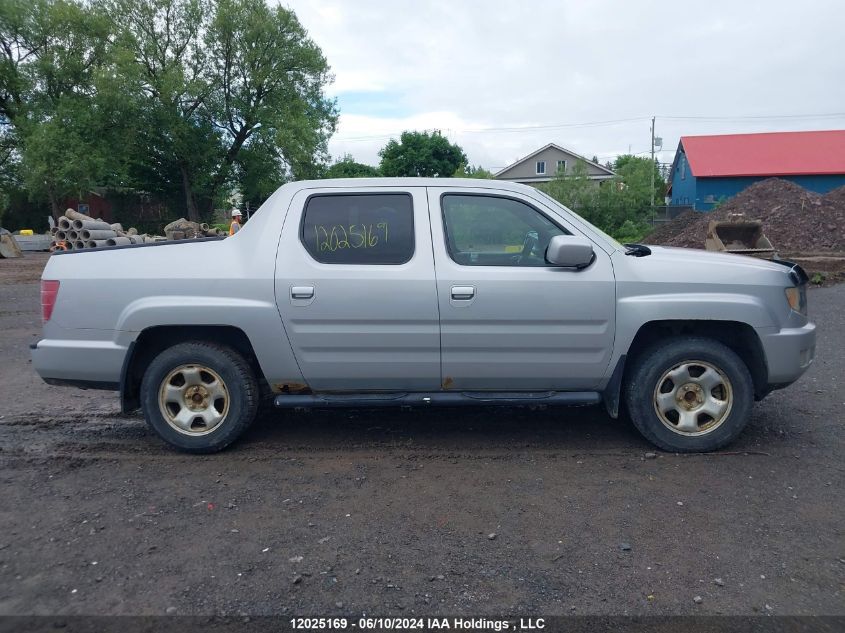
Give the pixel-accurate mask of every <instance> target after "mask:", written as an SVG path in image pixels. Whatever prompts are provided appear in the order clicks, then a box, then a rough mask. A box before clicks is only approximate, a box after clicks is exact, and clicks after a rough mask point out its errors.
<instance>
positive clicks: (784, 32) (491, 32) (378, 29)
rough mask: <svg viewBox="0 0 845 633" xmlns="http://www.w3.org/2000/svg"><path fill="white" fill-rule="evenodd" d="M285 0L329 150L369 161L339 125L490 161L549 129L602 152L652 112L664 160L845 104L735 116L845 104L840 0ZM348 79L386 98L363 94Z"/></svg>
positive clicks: (520, 152)
mask: <svg viewBox="0 0 845 633" xmlns="http://www.w3.org/2000/svg"><path fill="white" fill-rule="evenodd" d="M286 4H287V5H288V6H290V7H291V8H293V9H294V10H295V11H296V12H297V15H298V16H299V18H300V20H301V21H302V23H303V24H304V25H305V27H306V28H307V29H308V30H309V32H310V34H311V36H312V37H313V38H314V40H315V41H316V42H317V43H318V44H319V45H320V46H321V48H322V49H323V51H324V53H325V54H326V57H327V58H328V60H329V63H330V64H331V65H332V68H333V72H334V74H335V76H336V82H335V84H334V85H333V86H332V88H331V89H330V91H329V93H330V94H331V95H335V96H337V97H338V99H339V104H340V108H341V112H342V113H343V114H342V117H341V121H340V129H339V131H338V134H337V135H336V137H335V138H334V139H333V140H332V142H331V145H330V149H331V151H332V153H333V154H335V155H341V154H343V153H345V152H349V153H351V154H353V155H354V156H355V157H356V158H357V159H358V160H362V161H364V162H369V163H376V162H377V161H378V156H377V151H378V149H379V148H380V147H382V146H383V145H384V142H385V139H383V138H378V139H372V140H354V141H353V140H350V139H351V138H356V137H361V136H384V135H386V134H388V133H391V132H399V131H401V130H404V129H432V128H437V129H441V130H443V132H444V133H446V134H448V135H449V136H450V138H452V139H453V140H456V141H457V142H459V143H460V144H461V145H462V146H463V147H464V149H465V151H466V152H467V154H468V156H469V159H470V162H472V163H476V164H479V163H480V164H482V165H484V166H486V167H488V168H495V167H502V166H504V165H506V164H508V163H510V162H512V161H513V160H515V159H516V158H518V157H520V156H524V155H525V154H527V153H529V152H530V151H532V150H534V149H536V148H537V147H539V146H541V145H543V144H545V143H548V142H556V143H558V144H560V145H563V146H565V147H569V148H571V149H573V150H575V151H576V152H579V153H582V154H585V155H587V156H588V157H592V156H593V155H597V156H599V158H600V159H601V160H602V161H604V160H607V159H609V158H612V157H613V156H614V155H616V154H619V153H623V152H627V151H629V150H630V151H633V152H644V151H647V150H648V149H649V143H650V134H649V121H648V119H647V117H649V116H651V115H652V114H656V115H658V121H657V133H658V135H659V136H662V137H663V139H664V148H665V151H664V152H663V153H662V154H661V157H662V158H663V159H664V160H671V156H672V153H673V150H674V148H675V147H676V145H677V142H678V138H679V136H680V135H682V134H700V133H705V134H710V133H728V132H744V131H762V130H783V129H828V128H841V127H845V117H840V118H836V119H815V120H814V119H797V118H795V119H768V120H763V119H740V118H739V117H744V116H749V115H774V114H802V115H805V114H811V113H821V112H840V111H845V83H843V82H841V81H839V79H840V78H841V77H843V76H845V55H842V54H841V25H842V24H843V23H845V5H843V4H842V3H839V2H836V1H834V0H831V1H807V2H804V3H802V4H801V6H800V7H797V6H796V5H795V4H794V3H787V2H786V1H784V0H780V1H777V2H743V3H739V2H735V1H726V0H717V1H712V2H707V3H679V2H669V1H665V2H624V1H622V0H620V1H617V2H610V1H593V2H589V3H586V2H567V3H543V4H540V5H524V4H519V3H513V2H505V1H503V0H496V1H485V2H457V1H454V0H452V1H446V0H429V1H421V2H415V3H404V2H390V1H388V0H384V1H377V0H356V1H355V2H341V1H330V0H317V1H315V0H289V1H288V2H286ZM353 93H357V94H356V98H355V99H352V98H351V97H350V95H352V94H353ZM362 93H372V94H373V95H382V96H383V98H384V99H386V100H389V101H390V102H391V103H392V104H393V106H394V108H393V109H391V108H385V107H384V103H381V104H380V109H376V108H369V107H368V102H367V100H366V99H362V98H360V96H361V94H362ZM660 115H674V116H689V115H699V116H708V117H726V118H725V119H721V120H715V121H703V120H693V119H668V118H661V117H660ZM629 118H638V120H636V121H629V122H623V123H617V124H614V125H605V126H583V127H561V128H557V129H551V128H549V129H542V130H526V131H522V132H512V131H508V132H487V133H480V132H467V131H465V130H477V129H480V128H501V127H514V126H531V125H534V126H539V125H559V124H572V123H584V122H594V121H606V120H616V119H629Z"/></svg>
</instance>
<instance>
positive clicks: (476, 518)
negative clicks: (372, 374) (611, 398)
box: [0, 255, 845, 615]
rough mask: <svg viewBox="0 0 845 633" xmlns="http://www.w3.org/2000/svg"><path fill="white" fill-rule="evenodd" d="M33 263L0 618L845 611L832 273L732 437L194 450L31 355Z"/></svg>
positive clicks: (306, 439)
mask: <svg viewBox="0 0 845 633" xmlns="http://www.w3.org/2000/svg"><path fill="white" fill-rule="evenodd" d="M44 259H45V257H44V256H32V255H30V256H29V257H27V258H26V260H24V261H23V262H21V261H8V260H0V332H2V335H0V359H2V360H0V498H2V505H0V614H164V613H179V614H239V613H248V614H298V615H307V614H318V615H331V614H341V613H343V614H347V615H352V614H355V615H360V614H361V613H362V612H366V613H367V614H369V615H387V614H395V615H398V614H407V615H410V614H423V615H436V614H452V615H455V614H465V613H471V614H475V615H479V614H489V615H493V614H502V613H503V612H504V613H508V614H516V615H519V614H530V613H544V614H546V615H551V614H570V613H571V614H717V613H724V614H740V615H745V614H755V613H757V614H838V615H842V614H845V584H844V583H845V538H843V522H842V517H843V515H842V508H843V501H845V500H844V499H843V494H842V492H843V483H845V477H843V473H844V472H845V466H843V459H842V456H843V449H845V441H843V438H844V437H845V435H844V434H843V423H845V415H843V411H845V396H843V374H845V371H843V370H845V337H843V331H845V286H842V285H840V286H834V287H830V288H821V289H813V290H812V291H811V294H810V309H811V312H812V315H813V317H814V319H815V320H816V321H817V322H818V324H819V344H818V358H817V362H816V363H815V365H814V366H813V367H812V368H811V370H810V372H809V373H808V375H806V376H805V377H804V378H802V379H801V381H800V382H798V383H797V384H796V385H794V386H792V387H791V388H789V389H787V390H785V391H781V392H776V393H774V394H772V395H771V396H770V397H769V398H768V399H766V400H765V401H764V402H762V403H759V404H757V405H756V406H755V409H754V419H753V422H752V424H751V426H750V427H749V429H748V430H747V431H746V432H745V434H744V435H743V436H742V437H741V438H740V440H739V441H738V442H737V443H736V444H735V445H734V446H732V447H731V449H730V450H729V451H727V452H723V453H719V454H713V455H692V456H678V455H671V454H664V453H659V454H658V455H657V456H656V458H651V459H649V458H646V456H645V454H646V453H647V452H650V451H651V450H652V448H651V447H650V446H649V445H648V444H647V443H646V442H645V441H644V440H642V439H640V437H639V436H638V435H637V434H636V433H635V432H634V431H633V430H632V429H631V428H630V427H629V426H628V425H626V424H624V423H622V422H617V421H613V420H611V419H609V418H608V417H607V416H606V415H605V414H604V413H603V411H602V410H600V409H598V408H585V409H570V410H567V409H553V410H548V411H529V410H524V409H512V410H480V411H476V412H468V411H466V410H454V411H452V410H438V411H435V412H411V413H407V412H393V411H383V412H379V413H373V412H366V411H359V412H353V413H347V412H331V413H322V412H320V413H310V414H286V415H280V416H274V417H265V418H262V419H261V420H260V421H259V422H258V423H257V424H256V425H255V426H254V427H253V428H252V429H251V431H250V432H249V433H248V434H247V436H246V438H245V439H244V440H243V441H241V442H240V443H238V444H237V445H236V446H235V447H233V448H232V449H230V450H228V451H226V452H224V453H222V454H219V455H214V456H208V457H196V456H185V455H181V454H179V453H175V452H173V451H171V450H169V449H168V448H166V447H165V446H164V445H163V444H162V443H161V442H160V441H159V440H158V439H156V438H155V437H154V436H153V435H152V434H151V433H150V432H149V431H148V430H147V428H146V427H145V425H144V422H143V420H142V419H141V418H140V417H137V416H122V415H120V414H119V413H118V402H117V397H116V395H114V394H111V393H107V392H93V391H89V392H84V391H77V390H73V389H65V388H58V387H47V386H45V385H44V384H42V383H41V382H40V380H39V379H38V378H37V377H36V376H35V374H34V372H33V371H32V369H31V366H30V364H29V360H28V357H29V350H28V349H27V344H28V343H29V342H31V341H33V340H35V339H36V337H37V335H38V332H39V328H40V323H39V315H38V301H39V300H38V285H37V283H36V281H35V280H36V279H37V278H38V276H39V274H40V268H41V266H42V265H43V261H44ZM492 535H495V536H492ZM717 579H718V580H717ZM696 596H700V597H701V601H700V603H697V602H695V601H694V598H695V597H696Z"/></svg>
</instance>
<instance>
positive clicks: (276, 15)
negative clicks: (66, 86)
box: [105, 0, 337, 220]
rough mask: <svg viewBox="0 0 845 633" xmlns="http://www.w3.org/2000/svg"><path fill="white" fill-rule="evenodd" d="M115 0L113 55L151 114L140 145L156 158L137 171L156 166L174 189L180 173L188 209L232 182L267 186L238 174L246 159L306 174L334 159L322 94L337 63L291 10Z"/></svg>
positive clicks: (251, 1)
mask: <svg viewBox="0 0 845 633" xmlns="http://www.w3.org/2000/svg"><path fill="white" fill-rule="evenodd" d="M105 1H106V3H107V4H106V5H105V6H106V7H107V9H108V13H109V16H110V18H111V20H112V29H113V30H114V32H116V33H117V34H118V36H117V38H116V55H115V57H116V59H117V61H118V64H119V67H120V71H121V72H122V73H123V74H124V75H125V76H127V77H131V78H132V79H133V80H134V81H135V84H136V88H137V89H136V91H135V94H137V98H138V99H139V101H140V109H141V111H143V112H144V113H145V114H144V120H143V125H144V127H145V128H146V131H145V132H144V133H143V134H141V138H142V143H143V145H144V146H146V147H147V148H148V149H149V151H151V152H153V153H154V154H153V155H154V156H156V159H155V160H153V161H150V162H144V161H141V163H140V164H139V165H138V166H137V167H138V169H137V170H136V172H135V175H136V179H137V180H139V181H141V182H143V181H145V180H148V179H150V178H151V177H153V176H158V177H159V178H163V179H164V180H163V182H165V183H168V182H169V183H170V187H169V190H170V191H171V192H172V191H173V190H174V189H175V187H174V186H173V185H176V184H177V183H178V185H179V187H180V188H181V192H182V196H183V200H184V206H185V210H186V212H187V214H188V217H190V218H191V219H194V220H196V219H199V217H200V208H202V211H203V213H208V212H209V211H210V210H211V209H212V208H213V206H214V204H215V202H218V203H219V202H220V201H221V199H222V198H224V197H225V194H226V193H227V189H228V188H230V187H232V186H237V185H239V184H243V185H244V186H245V187H247V188H249V189H250V190H251V191H252V192H256V191H260V190H265V189H267V187H265V186H264V185H261V186H259V185H258V183H256V182H254V180H253V181H250V182H244V183H239V182H238V177H241V178H246V177H248V176H247V174H248V171H247V170H245V169H244V168H243V167H244V165H246V164H247V163H250V164H253V165H255V164H260V165H262V166H263V167H265V168H266V167H268V166H270V165H276V166H277V167H278V168H279V169H280V170H283V173H285V174H286V175H288V176H290V177H303V176H305V177H307V176H309V175H312V173H313V171H314V169H313V167H314V164H315V163H316V162H320V161H322V160H324V159H325V155H326V144H327V141H328V137H329V136H330V135H331V134H332V133H333V132H334V129H335V125H336V120H337V112H336V106H335V103H334V101H331V100H328V99H326V98H325V96H324V94H323V89H324V87H325V85H326V84H327V83H328V82H329V81H330V75H329V68H328V64H327V63H326V60H325V58H324V57H323V55H322V52H321V51H320V49H319V47H317V45H316V44H315V43H314V42H313V41H312V40H311V39H310V38H308V36H307V33H306V31H305V29H304V28H303V27H302V25H301V24H300V23H299V21H298V20H297V18H296V15H295V14H294V13H293V12H292V11H290V10H289V9H286V8H284V7H280V6H277V7H273V8H271V7H268V6H267V5H266V4H265V2H264V1H263V0H216V1H214V2H209V1H208V0H151V1H150V0H105ZM259 130H261V133H260V134H258V131H259ZM242 151H248V152H249V155H248V156H247V157H245V158H242V159H241V160H239V157H240V154H241V152H242ZM262 173H265V174H268V177H269V178H270V180H271V181H277V180H278V178H274V177H273V174H272V170H269V169H263V170H262ZM174 181H175V182H174ZM274 184H275V182H274Z"/></svg>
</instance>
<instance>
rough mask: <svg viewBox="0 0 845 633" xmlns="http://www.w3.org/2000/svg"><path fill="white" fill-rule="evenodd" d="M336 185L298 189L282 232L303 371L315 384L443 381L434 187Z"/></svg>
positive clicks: (283, 266) (293, 331) (283, 283)
mask: <svg viewBox="0 0 845 633" xmlns="http://www.w3.org/2000/svg"><path fill="white" fill-rule="evenodd" d="M336 191H337V190H336V189H334V190H333V189H331V188H326V189H310V190H304V191H300V192H299V193H297V194H296V195H295V196H294V199H293V201H292V203H291V207H290V211H289V218H288V221H287V222H286V223H285V227H284V229H283V231H282V237H281V240H280V242H279V252H278V255H277V262H276V301H277V303H278V306H279V310H280V312H281V314H282V319H283V322H284V325H285V330H286V332H287V335H288V338H289V339H290V341H291V345H292V346H293V350H294V353H295V355H296V358H297V361H298V362H299V366H300V369H301V370H302V374H303V376H304V377H305V379H306V381H307V382H308V384H309V386H310V387H311V389H313V390H315V391H379V390H402V391H429V390H432V389H437V388H438V387H439V384H440V325H439V318H438V312H437V289H436V286H435V280H434V264H433V258H432V248H431V227H430V224H429V221H428V203H427V200H426V193H425V188H423V187H411V188H403V189H398V190H397V189H395V188H381V187H373V188H372V189H360V190H356V192H355V193H354V194H352V193H335V192H336ZM298 210H302V217H301V221H300V224H299V226H296V225H292V224H291V220H294V221H295V220H297V219H300V218H299V214H298V213H297V212H298Z"/></svg>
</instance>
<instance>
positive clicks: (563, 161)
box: [493, 143, 615, 185]
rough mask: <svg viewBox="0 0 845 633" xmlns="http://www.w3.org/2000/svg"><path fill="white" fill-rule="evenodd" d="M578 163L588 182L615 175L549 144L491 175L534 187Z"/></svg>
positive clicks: (558, 146) (573, 153)
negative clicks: (584, 171)
mask: <svg viewBox="0 0 845 633" xmlns="http://www.w3.org/2000/svg"><path fill="white" fill-rule="evenodd" d="M578 162H581V163H583V165H584V166H585V167H586V169H587V176H588V177H589V178H590V180H595V181H602V180H609V179H611V178H613V177H614V175H615V174H614V173H613V172H612V171H611V170H610V169H608V168H607V167H603V166H602V165H599V164H598V163H594V162H593V161H591V160H587V159H586V158H584V157H583V156H581V155H579V154H576V153H575V152H571V151H569V150H568V149H565V148H563V147H561V146H560V145H555V144H554V143H549V144H548V145H545V146H543V147H541V148H540V149H538V150H537V151H535V152H531V153H530V154H528V156H526V157H525V158H521V159H520V160H518V161H516V162H515V163H513V164H512V165H508V166H507V167H505V168H504V169H502V170H500V171H499V172H497V173H495V174H493V178H496V179H497V180H510V181H511V182H521V183H524V184H526V185H536V184H538V183H541V182H549V181H550V180H551V179H552V178H554V177H555V175H556V174H557V173H558V172H559V171H561V170H562V171H564V172H568V171H571V170H572V168H573V167H574V166H575V165H576V164H577V163H578Z"/></svg>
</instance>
